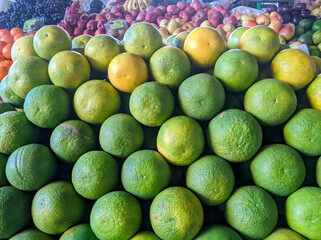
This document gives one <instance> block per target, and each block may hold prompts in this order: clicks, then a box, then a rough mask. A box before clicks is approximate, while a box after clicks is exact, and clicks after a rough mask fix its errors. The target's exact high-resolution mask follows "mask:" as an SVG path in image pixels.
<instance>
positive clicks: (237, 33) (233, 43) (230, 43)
mask: <svg viewBox="0 0 321 240" xmlns="http://www.w3.org/2000/svg"><path fill="white" fill-rule="evenodd" d="M248 29H249V28H248V27H239V28H236V29H235V30H234V31H233V32H232V33H231V35H230V36H229V38H228V40H227V47H228V48H229V49H237V48H239V44H240V39H241V37H242V35H243V33H244V32H245V31H246V30H248Z"/></svg>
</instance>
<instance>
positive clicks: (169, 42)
mask: <svg viewBox="0 0 321 240" xmlns="http://www.w3.org/2000/svg"><path fill="white" fill-rule="evenodd" d="M176 37H177V35H176V34H173V35H171V36H168V37H167V38H166V40H164V45H165V46H172V45H173V42H174V39H175V38H176ZM184 42H185V41H184Z"/></svg>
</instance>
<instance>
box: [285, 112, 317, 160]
mask: <svg viewBox="0 0 321 240" xmlns="http://www.w3.org/2000/svg"><path fill="white" fill-rule="evenodd" d="M283 135H284V140H285V142H286V144H288V145H289V146H291V147H293V148H295V149H297V150H298V151H300V152H302V153H304V154H305V155H307V156H320V155H321V148H320V146H321V111H319V110H316V109H311V108H307V109H303V110H301V111H299V112H298V113H297V114H295V115H294V116H293V117H292V118H291V119H290V120H289V121H288V122H287V123H286V124H285V126H284V130H283Z"/></svg>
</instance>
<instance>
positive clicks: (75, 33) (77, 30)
mask: <svg viewBox="0 0 321 240" xmlns="http://www.w3.org/2000/svg"><path fill="white" fill-rule="evenodd" d="M83 32H84V29H83V28H80V27H76V28H75V29H74V36H75V37H77V36H80V35H82V34H83Z"/></svg>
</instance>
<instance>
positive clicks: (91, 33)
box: [83, 29, 95, 36]
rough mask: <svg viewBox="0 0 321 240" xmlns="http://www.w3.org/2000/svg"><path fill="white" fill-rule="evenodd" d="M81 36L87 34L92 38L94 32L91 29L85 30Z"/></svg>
mask: <svg viewBox="0 0 321 240" xmlns="http://www.w3.org/2000/svg"><path fill="white" fill-rule="evenodd" d="M83 34H87V35H90V36H94V34H95V31H94V30H92V29H86V30H85V31H84V33H83Z"/></svg>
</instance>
